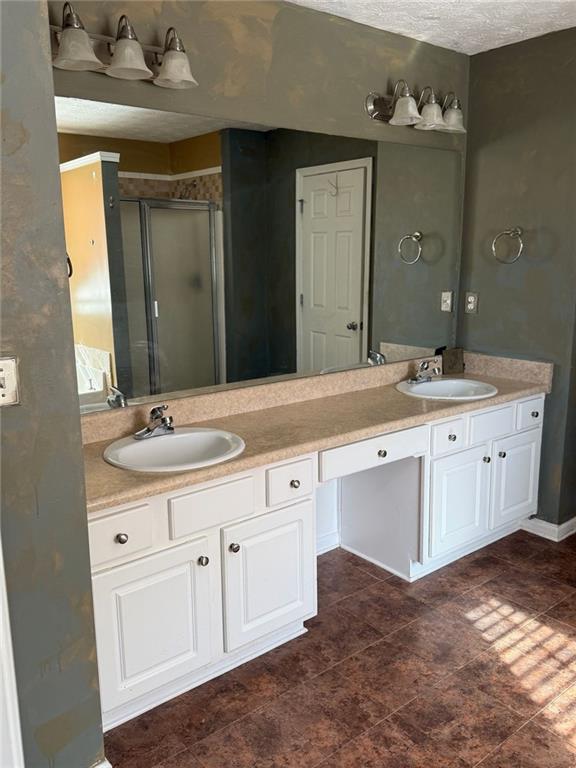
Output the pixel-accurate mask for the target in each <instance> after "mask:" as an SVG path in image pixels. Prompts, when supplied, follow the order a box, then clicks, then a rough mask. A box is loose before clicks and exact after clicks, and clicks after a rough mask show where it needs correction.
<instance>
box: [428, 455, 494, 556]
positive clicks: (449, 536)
mask: <svg viewBox="0 0 576 768" xmlns="http://www.w3.org/2000/svg"><path fill="white" fill-rule="evenodd" d="M485 459H488V461H486V460H485ZM431 484H432V489H431V490H432V496H431V520H430V525H431V531H430V534H431V538H430V555H431V556H432V557H434V556H436V555H441V554H443V553H445V552H449V551H450V550H451V549H454V548H456V547H459V546H462V545H463V544H467V543H468V542H470V541H473V540H474V539H477V538H479V537H480V536H481V535H482V534H483V533H484V532H485V531H487V530H488V504H489V502H490V453H489V450H488V447H487V446H486V445H481V446H479V447H477V448H470V449H468V450H467V451H462V452H461V453H456V454H454V455H452V456H446V457H445V458H443V459H437V460H435V461H434V462H432V478H431Z"/></svg>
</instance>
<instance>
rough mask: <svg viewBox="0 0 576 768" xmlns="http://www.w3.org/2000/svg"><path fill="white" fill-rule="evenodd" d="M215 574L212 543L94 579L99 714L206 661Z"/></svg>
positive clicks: (215, 555) (215, 552)
mask: <svg viewBox="0 0 576 768" xmlns="http://www.w3.org/2000/svg"><path fill="white" fill-rule="evenodd" d="M201 558H208V563H207V564H205V565H202V563H205V560H202V559H201ZM219 567H220V566H219V558H218V547H217V541H216V540H215V539H212V540H211V539H209V538H208V537H202V538H199V539H196V540H195V541H191V542H190V543H188V544H185V545H183V546H180V547H175V548H174V549H169V550H167V551H165V552H160V553H159V554H156V555H151V556H149V557H145V558H142V559H141V560H136V561H135V562H133V563H129V564H128V565H124V566H119V567H117V568H114V569H112V570H110V571H105V572H103V573H100V574H96V575H95V576H94V578H93V594H94V612H95V624H96V641H97V649H98V660H99V673H100V690H101V695H102V708H103V709H104V710H109V709H112V708H113V707H117V706H119V705H120V704H123V703H125V702H127V701H129V700H131V699H133V698H135V697H136V696H139V695H141V694H144V693H147V692H149V691H152V690H154V689H155V688H158V687H159V686H161V685H162V684H164V683H167V682H170V681H172V680H176V679H177V678H179V677H182V676H183V675H185V674H187V673H188V672H191V671H193V670H195V669H198V668H199V667H201V666H203V665H204V664H207V663H208V662H209V661H210V660H211V657H212V650H213V649H212V640H213V639H212V628H211V610H212V608H211V601H212V595H211V580H212V579H213V578H218V575H219V574H218V571H219ZM218 610H219V608H218Z"/></svg>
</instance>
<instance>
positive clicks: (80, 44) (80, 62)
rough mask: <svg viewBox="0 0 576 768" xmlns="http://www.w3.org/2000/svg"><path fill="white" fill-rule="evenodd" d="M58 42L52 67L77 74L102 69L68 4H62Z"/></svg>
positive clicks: (80, 22)
mask: <svg viewBox="0 0 576 768" xmlns="http://www.w3.org/2000/svg"><path fill="white" fill-rule="evenodd" d="M59 42H60V45H59V47H58V55H57V56H56V57H55V59H54V61H53V62H52V66H53V67H56V68H57V69H72V70H76V71H77V72H78V71H90V70H99V69H104V64H102V62H101V61H100V59H99V58H98V57H97V56H96V54H95V53H94V49H93V48H92V43H91V42H90V38H89V37H88V33H87V32H86V30H85V29H84V24H82V20H81V19H80V16H78V14H77V13H76V11H75V10H74V8H73V7H72V5H71V4H70V3H64V6H63V8H62V34H61V35H60V41H59Z"/></svg>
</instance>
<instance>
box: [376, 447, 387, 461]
mask: <svg viewBox="0 0 576 768" xmlns="http://www.w3.org/2000/svg"><path fill="white" fill-rule="evenodd" d="M378 456H380V458H381V459H385V458H386V456H388V451H387V450H386V449H385V448H381V449H380V450H379V451H378Z"/></svg>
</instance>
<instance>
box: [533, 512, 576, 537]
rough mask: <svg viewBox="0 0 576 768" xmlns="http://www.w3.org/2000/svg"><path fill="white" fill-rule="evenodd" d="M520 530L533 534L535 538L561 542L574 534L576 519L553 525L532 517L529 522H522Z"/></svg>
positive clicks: (575, 531)
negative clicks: (539, 537) (540, 537)
mask: <svg viewBox="0 0 576 768" xmlns="http://www.w3.org/2000/svg"><path fill="white" fill-rule="evenodd" d="M522 529H523V530H524V531H528V533H534V534H535V535H536V536H542V538H544V539H548V540H549V541H562V540H563V539H567V538H568V536H571V535H572V534H573V533H576V517H573V518H572V520H568V521H567V522H565V523H562V525H554V523H548V522H547V521H546V520H540V519H539V518H538V517H533V518H532V519H531V520H524V522H523V523H522Z"/></svg>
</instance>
